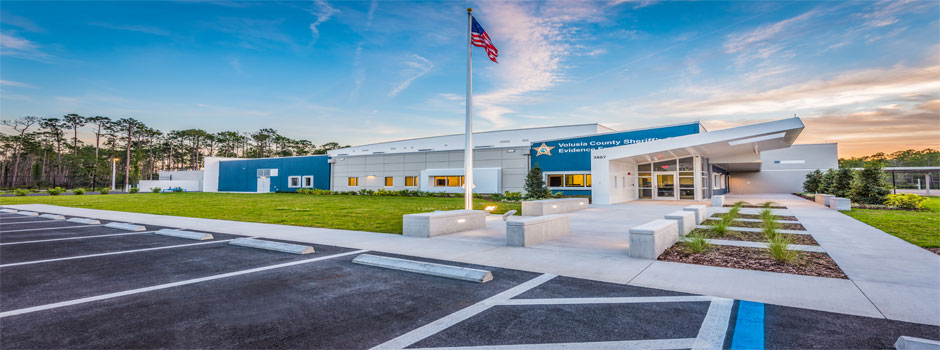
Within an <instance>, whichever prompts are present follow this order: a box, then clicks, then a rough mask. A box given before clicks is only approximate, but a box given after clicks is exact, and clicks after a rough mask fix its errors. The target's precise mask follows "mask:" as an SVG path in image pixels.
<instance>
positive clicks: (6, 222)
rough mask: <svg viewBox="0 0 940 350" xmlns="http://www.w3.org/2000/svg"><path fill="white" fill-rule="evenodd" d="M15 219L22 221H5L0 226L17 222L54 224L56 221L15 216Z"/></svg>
mask: <svg viewBox="0 0 940 350" xmlns="http://www.w3.org/2000/svg"><path fill="white" fill-rule="evenodd" d="M15 219H22V220H12V219H7V220H3V221H0V225H3V224H15V223H19V222H55V221H57V220H49V219H46V218H41V217H38V216H17V217H16V218H15Z"/></svg>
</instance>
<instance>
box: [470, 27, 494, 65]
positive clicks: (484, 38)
mask: <svg viewBox="0 0 940 350" xmlns="http://www.w3.org/2000/svg"><path fill="white" fill-rule="evenodd" d="M470 43H472V44H473V46H477V47H482V48H483V49H484V50H486V55H487V56H490V61H493V62H496V63H499V62H497V61H496V56H499V50H497V49H496V46H493V41H492V40H490V36H489V35H488V34H486V31H485V30H483V26H481V25H480V23H479V22H477V19H476V18H473V25H472V29H471V30H470Z"/></svg>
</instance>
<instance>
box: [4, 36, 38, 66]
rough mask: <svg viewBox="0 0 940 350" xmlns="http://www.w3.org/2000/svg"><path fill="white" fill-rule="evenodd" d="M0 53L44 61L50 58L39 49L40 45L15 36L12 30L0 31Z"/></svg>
mask: <svg viewBox="0 0 940 350" xmlns="http://www.w3.org/2000/svg"><path fill="white" fill-rule="evenodd" d="M0 54H2V55H4V56H14V57H20V58H25V59H31V60H36V61H45V60H47V59H48V58H50V56H49V54H46V53H45V52H43V51H42V50H41V46H40V45H39V44H36V43H34V42H32V41H30V40H28V39H26V38H23V37H20V36H17V35H16V34H15V33H13V32H9V33H2V32H0Z"/></svg>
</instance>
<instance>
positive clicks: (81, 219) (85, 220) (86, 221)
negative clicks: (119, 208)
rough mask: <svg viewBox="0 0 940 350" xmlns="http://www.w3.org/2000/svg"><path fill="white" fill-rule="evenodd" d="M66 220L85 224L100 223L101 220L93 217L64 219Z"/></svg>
mask: <svg viewBox="0 0 940 350" xmlns="http://www.w3.org/2000/svg"><path fill="white" fill-rule="evenodd" d="M65 221H68V222H74V223H76V224H87V225H100V224H101V221H99V220H95V219H86V218H71V219H68V220H65Z"/></svg>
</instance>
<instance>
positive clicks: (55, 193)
mask: <svg viewBox="0 0 940 350" xmlns="http://www.w3.org/2000/svg"><path fill="white" fill-rule="evenodd" d="M62 192H65V189H64V188H62V187H53V188H50V189H48V190H46V193H48V194H49V195H51V196H58V195H60V194H62Z"/></svg>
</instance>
